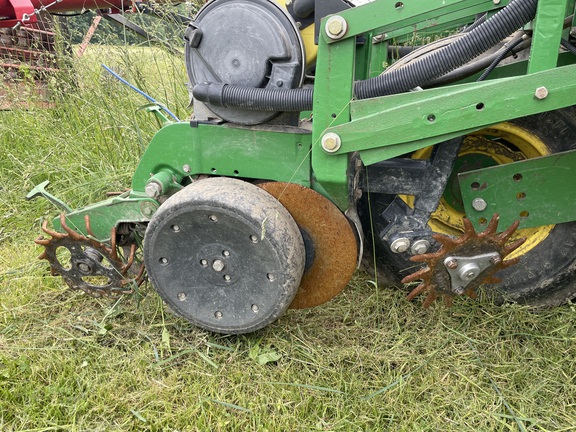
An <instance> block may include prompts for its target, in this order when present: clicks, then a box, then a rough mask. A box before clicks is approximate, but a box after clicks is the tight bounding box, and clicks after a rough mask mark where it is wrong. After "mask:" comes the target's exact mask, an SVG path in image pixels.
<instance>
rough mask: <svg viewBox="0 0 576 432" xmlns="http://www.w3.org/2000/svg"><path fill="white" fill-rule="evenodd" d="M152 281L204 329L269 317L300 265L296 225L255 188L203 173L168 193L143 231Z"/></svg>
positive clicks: (234, 329) (247, 328)
mask: <svg viewBox="0 0 576 432" xmlns="http://www.w3.org/2000/svg"><path fill="white" fill-rule="evenodd" d="M144 260H145V263H146V268H147V269H148V274H149V277H150V280H151V281H152V284H153V285H154V287H155V288H156V290H157V291H158V293H159V294H160V296H161V297H162V298H163V300H164V301H165V302H166V303H167V304H168V305H170V307H171V308H172V309H173V310H174V311H175V312H176V313H178V314H179V315H181V316H183V317H184V318H186V319H188V320H189V321H191V322H192V323H194V324H196V325H197V326H199V327H201V328H204V329H206V330H210V331H214V332H219V333H227V334H239V333H248V332H252V331H255V330H258V329H260V328H263V327H265V326H266V325H268V324H270V323H271V322H273V321H275V320H276V319H277V318H278V317H279V316H280V315H281V314H282V313H283V312H284V311H285V310H286V309H287V308H288V305H289V304H290V302H291V301H292V299H293V298H294V296H295V294H296V291H297V289H298V286H299V285H300V280H301V278H302V274H303V272H304V262H305V250H304V243H303V239H302V235H301V234H300V230H299V229H298V225H297V224H296V222H295V221H294V219H293V218H292V216H290V214H289V213H288V211H287V210H286V209H285V208H284V207H283V206H282V205H281V204H280V202H279V201H278V200H276V199H275V198H274V197H273V196H271V195H270V194H268V193H266V192H264V191H263V190H262V189H260V188H258V187H256V186H254V185H251V184H249V183H246V182H242V181H239V180H235V179H229V178H210V179H205V180H200V181H197V182H195V183H192V184H191V185H189V186H187V187H186V188H184V189H183V190H181V191H180V192H178V193H176V194H175V195H173V196H172V197H170V198H169V199H168V200H167V201H166V202H165V203H164V204H163V205H162V206H161V207H160V209H159V210H158V212H157V213H156V214H155V215H154V217H153V218H152V220H151V221H150V224H149V225H148V229H147V231H146V236H145V239H144Z"/></svg>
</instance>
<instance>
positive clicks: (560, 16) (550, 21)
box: [528, 0, 568, 74]
mask: <svg viewBox="0 0 576 432" xmlns="http://www.w3.org/2000/svg"><path fill="white" fill-rule="evenodd" d="M567 4H568V0H539V2H538V9H537V11H536V21H535V25H534V29H533V36H532V48H531V50H530V63H529V64H528V73H530V74H531V73H535V72H540V71H544V70H547V69H552V68H555V67H556V63H557V62H558V51H559V49H560V38H561V37H562V27H563V22H564V13H565V12H566V7H567Z"/></svg>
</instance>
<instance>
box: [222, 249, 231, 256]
mask: <svg viewBox="0 0 576 432" xmlns="http://www.w3.org/2000/svg"><path fill="white" fill-rule="evenodd" d="M222 255H224V256H225V257H229V256H230V252H228V251H227V250H225V251H223V252H222Z"/></svg>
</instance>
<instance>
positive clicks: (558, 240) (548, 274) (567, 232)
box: [363, 106, 576, 307]
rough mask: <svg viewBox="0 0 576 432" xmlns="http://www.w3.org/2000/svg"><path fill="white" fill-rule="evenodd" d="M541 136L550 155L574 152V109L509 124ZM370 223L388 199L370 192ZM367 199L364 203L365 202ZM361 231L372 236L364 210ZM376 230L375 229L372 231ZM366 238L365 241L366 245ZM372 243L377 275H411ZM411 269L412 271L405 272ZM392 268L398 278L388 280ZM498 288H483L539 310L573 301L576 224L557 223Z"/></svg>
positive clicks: (402, 262) (409, 265)
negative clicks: (374, 247)
mask: <svg viewBox="0 0 576 432" xmlns="http://www.w3.org/2000/svg"><path fill="white" fill-rule="evenodd" d="M511 123H514V124H515V125H517V126H520V127H521V128H523V129H525V130H527V131H529V132H531V133H532V134H534V135H536V136H537V137H539V138H540V139H541V140H542V142H543V143H545V145H546V146H547V147H548V149H549V151H550V153H558V152H562V151H567V150H573V149H576V106H572V107H569V108H565V109H561V110H557V111H552V112H547V113H542V114H538V115H533V116H528V117H523V118H520V119H516V120H513V121H511ZM370 200H371V208H372V218H371V219H372V221H373V222H372V223H374V221H376V223H378V214H379V212H381V211H382V208H383V207H385V205H386V204H385V203H386V202H389V201H390V196H388V195H386V196H384V195H380V196H379V195H378V194H371V196H370ZM365 202H366V201H364V203H365ZM363 210H364V211H363V221H364V224H365V232H367V233H371V232H372V230H371V227H370V224H369V219H370V218H369V217H368V216H369V212H368V211H367V207H366V204H364V208H363ZM374 231H375V232H379V230H378V228H377V227H376V228H375V229H374ZM369 242H370V238H368V239H367V243H369ZM375 242H376V255H377V259H376V264H377V268H378V270H379V273H383V274H384V275H386V276H388V282H389V283H390V282H391V283H393V284H396V285H398V281H399V280H400V279H401V278H402V277H403V276H406V275H407V274H408V273H412V272H413V271H414V263H413V262H411V261H408V260H406V259H402V258H401V257H399V255H394V254H392V253H391V252H389V251H388V249H387V248H386V247H385V245H384V244H382V243H381V242H379V240H378V237H377V236H376V237H375ZM409 268H412V269H411V270H410V271H406V269H409ZM390 269H391V270H392V272H394V273H395V274H396V277H395V278H393V279H390V277H389V276H390V272H389V270H390ZM496 276H498V277H500V278H501V279H502V282H501V283H499V284H493V285H487V286H486V288H487V289H490V290H494V292H495V301H496V302H502V301H512V302H517V303H521V304H529V305H533V306H537V307H552V306H558V305H560V304H563V303H566V302H567V301H569V300H572V299H573V298H575V297H576V222H569V223H562V224H557V225H556V226H555V227H554V228H553V229H552V230H551V231H550V233H549V235H548V237H546V239H544V240H543V241H541V242H540V243H539V244H538V245H536V246H535V247H534V248H533V249H531V250H529V251H528V252H526V253H525V254H524V255H522V256H521V258H520V262H519V263H518V264H516V265H514V266H511V267H509V268H507V269H505V270H502V271H500V272H498V273H497V274H496Z"/></svg>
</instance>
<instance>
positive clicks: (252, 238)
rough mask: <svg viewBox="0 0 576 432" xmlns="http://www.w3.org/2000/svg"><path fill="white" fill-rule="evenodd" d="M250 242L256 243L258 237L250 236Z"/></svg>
mask: <svg viewBox="0 0 576 432" xmlns="http://www.w3.org/2000/svg"><path fill="white" fill-rule="evenodd" d="M250 241H251V242H252V243H258V237H256V236H255V235H251V236H250Z"/></svg>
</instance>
